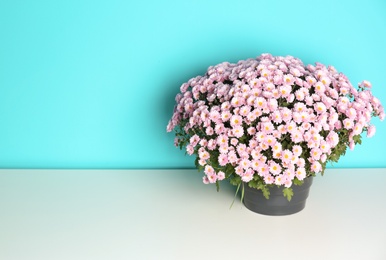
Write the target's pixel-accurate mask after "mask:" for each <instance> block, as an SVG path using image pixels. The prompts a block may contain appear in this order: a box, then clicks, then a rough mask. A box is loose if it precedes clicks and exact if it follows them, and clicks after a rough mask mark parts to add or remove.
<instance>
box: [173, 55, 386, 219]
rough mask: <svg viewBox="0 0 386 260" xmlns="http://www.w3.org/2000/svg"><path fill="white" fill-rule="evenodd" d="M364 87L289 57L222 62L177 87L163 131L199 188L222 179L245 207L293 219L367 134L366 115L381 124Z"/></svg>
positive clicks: (375, 104) (377, 103) (366, 84)
mask: <svg viewBox="0 0 386 260" xmlns="http://www.w3.org/2000/svg"><path fill="white" fill-rule="evenodd" d="M370 89H371V83H370V82H368V81H362V82H361V83H359V84H358V88H354V87H353V86H352V84H351V83H350V81H349V80H348V78H347V77H346V76H345V75H344V74H342V73H339V72H338V71H337V70H336V69H335V68H334V67H332V66H328V67H326V66H325V65H323V64H321V63H316V64H315V65H307V66H305V65H304V64H303V63H302V61H301V60H300V59H298V58H294V57H292V56H286V57H281V56H272V55H270V54H263V55H261V56H259V57H258V58H256V59H248V60H242V61H239V62H238V63H236V64H233V63H229V62H224V63H221V64H218V65H216V66H211V67H209V68H208V70H207V72H206V74H205V75H203V76H197V77H195V78H192V79H190V80H189V81H188V82H186V83H184V84H182V86H181V88H180V91H181V93H178V94H177V96H176V103H177V104H176V106H175V108H174V113H173V116H172V118H171V119H170V121H169V123H168V126H167V131H168V132H170V131H172V130H174V131H175V134H176V138H175V145H176V146H178V147H180V148H181V149H182V148H184V149H186V152H187V154H189V155H195V156H196V160H195V164H196V167H197V168H198V169H199V170H200V171H203V172H204V176H203V182H204V183H206V184H208V183H213V184H216V185H217V188H218V187H219V182H220V181H221V180H224V179H227V180H229V182H230V183H231V184H233V185H236V186H237V190H239V189H240V187H241V190H242V194H243V195H242V197H243V201H244V204H245V205H246V207H247V208H249V209H251V210H253V211H255V212H259V213H263V214H268V215H286V214H292V213H295V212H298V211H300V210H302V209H303V208H304V206H305V200H306V198H307V197H308V190H309V187H310V185H311V183H312V178H313V177H314V176H315V175H316V174H317V173H321V174H323V173H324V170H325V169H326V164H327V163H328V162H337V161H338V160H339V158H340V157H341V156H342V155H344V154H345V152H346V149H347V147H349V148H350V149H353V148H354V146H355V145H357V144H360V143H361V134H362V133H363V132H366V134H367V137H371V136H372V135H374V133H375V126H374V125H372V124H370V120H371V118H372V117H379V118H380V119H381V120H383V119H384V117H385V113H384V109H383V107H382V105H381V103H380V101H379V99H377V98H376V97H374V96H373V95H372V93H371V90H370ZM236 193H237V192H236ZM278 193H279V194H278ZM254 196H257V197H265V199H257V198H255V197H254ZM271 202H273V203H274V204H275V205H273V206H271V205H270V204H269V203H271Z"/></svg>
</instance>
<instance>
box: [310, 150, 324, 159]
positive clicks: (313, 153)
mask: <svg viewBox="0 0 386 260" xmlns="http://www.w3.org/2000/svg"><path fill="white" fill-rule="evenodd" d="M321 155H322V151H321V150H320V149H319V148H312V149H311V157H312V159H313V160H315V161H318V160H319V159H320V156H321Z"/></svg>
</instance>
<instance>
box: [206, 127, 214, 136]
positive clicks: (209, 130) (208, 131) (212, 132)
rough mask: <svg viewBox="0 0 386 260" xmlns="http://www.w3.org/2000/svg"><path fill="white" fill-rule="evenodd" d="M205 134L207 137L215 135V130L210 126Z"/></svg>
mask: <svg viewBox="0 0 386 260" xmlns="http://www.w3.org/2000/svg"><path fill="white" fill-rule="evenodd" d="M205 133H206V134H207V135H213V134H214V130H213V128H212V127H210V126H209V127H207V128H206V130H205Z"/></svg>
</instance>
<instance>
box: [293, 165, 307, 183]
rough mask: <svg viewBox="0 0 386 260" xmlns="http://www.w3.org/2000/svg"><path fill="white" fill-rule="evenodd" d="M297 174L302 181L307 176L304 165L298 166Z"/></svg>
mask: <svg viewBox="0 0 386 260" xmlns="http://www.w3.org/2000/svg"><path fill="white" fill-rule="evenodd" d="M295 176H296V178H298V179H299V180H300V181H301V180H304V178H305V177H306V170H305V169H304V168H302V167H298V168H297V169H296V171H295Z"/></svg>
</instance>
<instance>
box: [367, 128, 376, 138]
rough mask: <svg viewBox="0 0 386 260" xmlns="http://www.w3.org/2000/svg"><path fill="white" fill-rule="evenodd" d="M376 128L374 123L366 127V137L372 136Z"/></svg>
mask: <svg viewBox="0 0 386 260" xmlns="http://www.w3.org/2000/svg"><path fill="white" fill-rule="evenodd" d="M375 131H376V128H375V126H374V125H370V126H369V127H367V137H373V136H374V135H375Z"/></svg>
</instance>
